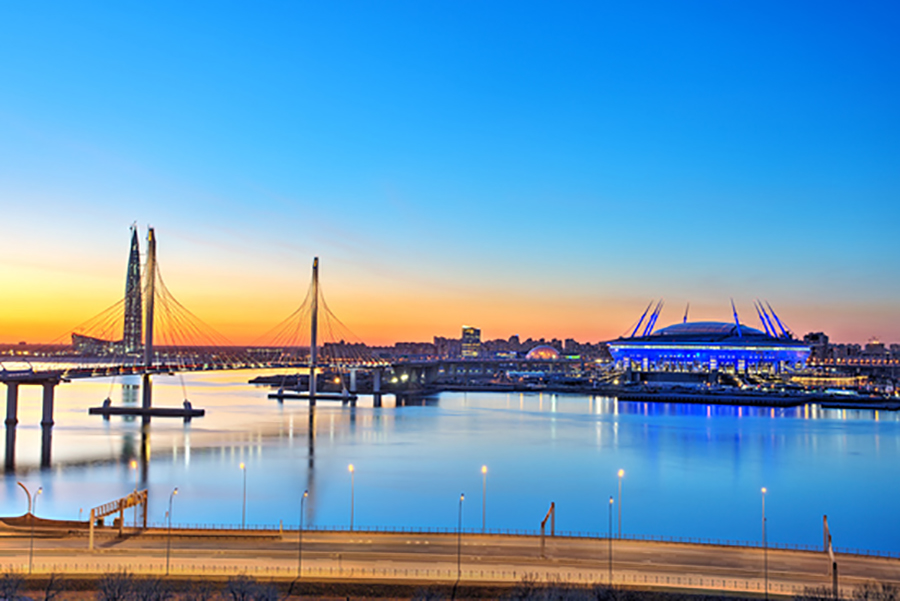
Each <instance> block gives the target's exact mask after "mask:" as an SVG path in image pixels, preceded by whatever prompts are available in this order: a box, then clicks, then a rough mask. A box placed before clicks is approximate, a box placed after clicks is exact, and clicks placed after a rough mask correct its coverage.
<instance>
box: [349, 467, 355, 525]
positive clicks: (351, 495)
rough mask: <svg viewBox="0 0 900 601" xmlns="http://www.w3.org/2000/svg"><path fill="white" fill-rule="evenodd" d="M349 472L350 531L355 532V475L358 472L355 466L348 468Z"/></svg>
mask: <svg viewBox="0 0 900 601" xmlns="http://www.w3.org/2000/svg"><path fill="white" fill-rule="evenodd" d="M347 470H348V471H349V472H350V530H351V531H352V530H353V485H354V481H353V474H354V473H355V472H356V470H355V469H354V467H353V464H352V463H351V464H350V465H348V466H347Z"/></svg>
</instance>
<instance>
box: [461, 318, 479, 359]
mask: <svg viewBox="0 0 900 601" xmlns="http://www.w3.org/2000/svg"><path fill="white" fill-rule="evenodd" d="M480 354H481V330H480V329H478V328H473V327H472V326H463V329H462V357H463V359H475V358H477V357H478V356H479V355H480Z"/></svg>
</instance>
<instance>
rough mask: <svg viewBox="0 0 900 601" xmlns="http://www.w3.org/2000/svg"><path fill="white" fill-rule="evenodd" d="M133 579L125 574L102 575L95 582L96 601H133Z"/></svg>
mask: <svg viewBox="0 0 900 601" xmlns="http://www.w3.org/2000/svg"><path fill="white" fill-rule="evenodd" d="M133 599H134V577H132V575H131V574H129V573H127V572H117V573H115V574H104V575H103V577H102V578H101V579H100V580H99V581H98V582H97V601H133Z"/></svg>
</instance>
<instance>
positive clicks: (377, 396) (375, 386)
mask: <svg viewBox="0 0 900 601" xmlns="http://www.w3.org/2000/svg"><path fill="white" fill-rule="evenodd" d="M372 402H373V404H374V405H375V406H376V407H381V370H380V369H373V370H372Z"/></svg>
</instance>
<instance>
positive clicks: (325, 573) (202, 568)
mask: <svg viewBox="0 0 900 601" xmlns="http://www.w3.org/2000/svg"><path fill="white" fill-rule="evenodd" d="M0 569H3V570H5V572H6V573H10V572H12V573H16V572H18V573H21V572H25V571H26V570H27V569H28V565H27V564H17V563H6V564H0ZM121 570H122V566H121V565H120V564H118V563H114V562H111V561H108V560H107V561H83V562H72V563H69V562H54V563H35V564H34V568H33V573H34V574H57V575H83V576H100V575H103V574H114V573H121ZM165 570H166V565H165V563H164V562H163V561H158V562H143V563H133V564H129V565H128V572H129V573H130V574H132V575H135V576H162V575H165ZM169 573H170V575H172V576H182V577H184V576H200V577H227V576H239V575H243V576H253V577H263V578H269V579H279V578H281V579H284V580H289V579H290V580H293V579H295V578H297V577H298V574H297V568H296V566H286V565H284V566H282V565H264V566H259V565H255V566H247V565H223V564H208V563H172V564H171V565H170V566H169ZM458 575H459V577H460V578H459V579H460V581H462V582H467V583H489V582H492V583H505V584H516V583H519V582H523V581H525V580H527V581H528V582H530V583H533V584H535V585H542V584H549V585H554V584H559V583H561V582H564V583H566V584H574V585H585V586H590V585H600V586H603V585H606V586H630V587H635V588H667V589H671V588H681V589H694V590H698V591H709V590H719V591H733V592H745V593H763V591H764V587H765V580H764V579H763V578H734V577H730V578H729V577H721V576H715V577H710V576H696V575H694V576H682V575H674V574H653V573H642V572H637V571H633V570H616V571H614V572H613V573H612V578H611V579H610V575H609V573H608V572H607V570H606V569H605V568H597V569H594V570H591V569H587V568H582V569H571V568H566V567H563V568H556V569H543V570H534V569H525V570H513V569H505V570H503V569H483V568H479V569H463V570H461V572H459V573H458V572H457V570H456V569H443V568H416V567H405V568H402V567H393V568H378V567H358V566H350V567H341V566H338V567H334V566H329V567H321V566H309V567H304V568H303V570H302V573H301V575H300V577H301V578H306V579H317V580H320V581H328V580H340V581H347V580H359V581H379V580H380V581H393V582H396V581H404V580H407V581H412V582H423V581H425V582H429V583H439V582H445V583H452V582H455V581H456V580H457V576H458ZM806 586H808V583H805V584H797V583H795V582H779V581H777V580H773V579H771V578H770V579H769V581H768V592H769V593H772V594H780V595H798V594H801V593H803V592H804V589H805V588H806ZM839 592H840V597H841V598H844V599H847V598H850V596H851V593H852V588H851V587H844V586H842V587H840V589H839Z"/></svg>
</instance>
